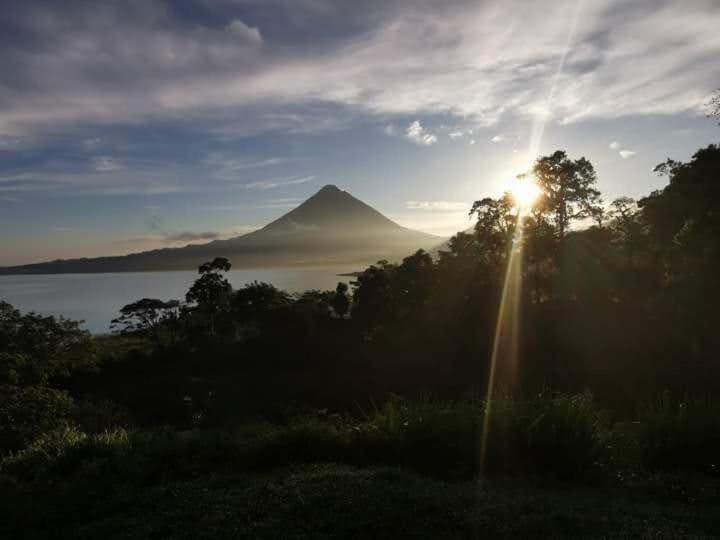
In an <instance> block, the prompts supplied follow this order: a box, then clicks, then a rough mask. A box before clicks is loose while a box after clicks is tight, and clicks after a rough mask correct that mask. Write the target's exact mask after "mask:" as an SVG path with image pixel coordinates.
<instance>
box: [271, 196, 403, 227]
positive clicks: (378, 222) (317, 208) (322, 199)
mask: <svg viewBox="0 0 720 540" xmlns="http://www.w3.org/2000/svg"><path fill="white" fill-rule="evenodd" d="M297 225H303V226H306V227H316V228H318V229H323V230H326V231H328V232H329V231H333V232H336V233H339V232H342V231H349V232H350V231H352V232H357V231H359V230H361V229H365V230H373V231H389V230H394V229H397V228H398V227H400V226H399V225H398V224H397V223H395V222H393V221H391V220H390V219H388V218H386V217H385V216H383V215H382V214H381V213H380V212H378V211H377V210H375V209H374V208H373V207H372V206H369V205H367V204H365V203H364V202H362V201H361V200H359V199H356V198H355V197H353V196H352V195H350V194H349V193H348V192H347V191H342V190H340V189H338V187H337V186H333V185H327V186H325V187H323V188H322V189H321V190H320V191H318V192H317V193H316V194H315V195H313V196H312V197H310V198H309V199H307V200H306V201H305V202H304V203H302V204H301V205H300V206H298V207H297V208H295V209H293V210H291V211H290V212H288V213H287V214H285V215H284V216H282V217H281V218H279V219H276V220H275V221H273V222H272V223H270V224H268V225H267V226H266V227H265V228H264V230H265V231H268V232H287V231H291V230H293V228H294V227H296V226H297Z"/></svg>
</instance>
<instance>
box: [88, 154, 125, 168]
mask: <svg viewBox="0 0 720 540" xmlns="http://www.w3.org/2000/svg"><path fill="white" fill-rule="evenodd" d="M126 168H127V167H126V165H125V163H123V162H122V161H121V160H118V159H115V158H112V157H110V156H99V157H96V158H94V159H93V169H95V170H96V171H97V172H113V171H122V170H123V169H126Z"/></svg>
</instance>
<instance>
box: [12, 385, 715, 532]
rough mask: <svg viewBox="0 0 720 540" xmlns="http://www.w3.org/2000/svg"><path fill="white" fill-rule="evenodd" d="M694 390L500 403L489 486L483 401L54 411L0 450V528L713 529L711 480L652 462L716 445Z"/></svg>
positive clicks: (709, 452) (706, 407)
mask: <svg viewBox="0 0 720 540" xmlns="http://www.w3.org/2000/svg"><path fill="white" fill-rule="evenodd" d="M698 403H699V402H697V403H693V405H692V407H690V406H685V407H681V408H680V411H679V412H678V410H677V407H678V406H679V405H678V404H676V403H674V402H663V404H662V406H660V405H654V408H648V409H646V411H645V412H644V415H645V416H643V417H642V419H641V422H640V424H633V425H632V429H627V425H626V426H622V429H618V428H614V429H610V426H609V425H608V422H607V419H606V415H605V414H604V413H603V412H602V411H601V410H599V409H598V407H597V406H596V404H595V403H594V402H593V400H592V397H591V396H590V395H587V394H582V395H566V394H543V395H540V396H536V397H534V398H532V399H528V400H510V399H503V400H498V401H496V402H495V403H494V406H493V408H492V413H491V418H490V425H491V430H490V433H489V453H488V457H487V462H486V463H485V469H484V472H485V473H487V474H488V476H487V480H486V483H484V484H483V486H484V489H483V490H479V488H478V484H477V481H476V478H477V475H478V473H479V468H478V453H479V444H480V437H481V426H482V423H483V415H484V412H485V408H484V407H485V405H484V404H483V403H482V402H479V401H462V402H456V403H438V402H431V401H420V402H410V401H405V400H402V399H399V398H395V399H392V400H390V401H388V402H387V403H385V404H384V405H383V406H381V407H378V408H375V409H374V410H372V411H370V412H368V413H365V414H362V415H361V416H359V417H358V416H342V415H333V414H327V413H326V412H320V413H317V414H314V415H305V416H302V417H298V418H296V419H294V420H292V421H289V422H288V423H286V424H283V425H272V424H269V423H264V422H259V423H255V424H245V425H243V426H240V427H238V428H234V429H232V430H229V429H228V430H222V431H218V430H215V431H194V432H183V433H178V432H176V431H174V430H170V429H156V430H153V431H132V430H128V429H125V428H114V429H109V430H107V431H104V432H99V433H93V432H92V430H91V432H84V431H81V430H80V429H78V428H77V427H73V426H62V427H60V428H58V429H54V430H50V431H47V432H46V433H44V434H42V435H41V436H40V437H38V438H36V439H35V441H34V442H33V443H32V444H30V445H28V446H26V447H25V448H24V449H22V450H21V451H18V452H15V453H13V454H10V455H8V456H5V458H4V459H3V460H2V461H1V462H0V537H8V538H20V537H23V535H24V536H26V537H31V538H42V537H57V536H58V535H59V536H61V537H66V536H71V537H77V538H121V537H122V538H147V537H163V538H165V537H168V538H225V537H228V538H229V537H238V536H240V537H299V538H302V537H323V536H331V535H332V536H335V535H339V536H368V535H374V536H380V537H397V536H402V535H410V536H416V537H417V536H424V537H428V536H430V537H453V538H454V537H468V536H473V535H476V536H483V535H489V536H515V537H517V536H578V535H585V534H586V533H588V532H590V533H591V535H594V536H603V535H616V534H621V535H628V536H653V535H656V534H659V533H662V534H663V535H677V536H680V535H691V534H692V535H703V534H705V535H709V534H718V533H720V528H718V526H717V525H718V523H717V520H715V519H714V518H713V516H715V515H720V497H718V495H720V480H718V479H716V478H714V477H712V476H707V475H705V476H698V475H697V473H686V472H683V473H682V474H681V475H673V474H666V473H662V474H659V473H651V472H649V471H651V470H658V469H672V468H673V467H664V466H661V465H665V464H667V463H674V461H668V459H669V458H668V457H667V456H671V457H672V459H675V458H676V457H677V456H678V455H684V456H686V458H685V459H690V458H689V456H692V455H693V454H692V453H693V452H700V453H699V454H698V455H700V456H716V455H717V453H713V449H714V448H716V447H715V446H713V445H712V444H709V443H707V441H714V440H715V439H713V437H714V436H715V435H716V434H717V433H718V430H717V427H716V424H714V423H713V422H714V421H715V420H716V417H714V416H713V415H712V414H710V413H709V412H710V411H712V410H714V409H713V408H712V407H714V405H710V404H698ZM708 403H709V402H708ZM90 424H92V425H94V423H92V422H91V423H90ZM708 429H709V430H710V431H703V430H708ZM713 430H714V431H713ZM702 433H705V436H704V438H703V436H702ZM680 437H684V438H685V439H683V440H680V439H679V438H680ZM668 441H670V442H672V443H673V445H671V444H669V443H668ZM703 441H704V442H703ZM658 448H660V449H662V452H659V451H658V450H657V449H658ZM668 449H670V450H668ZM652 452H655V453H652ZM683 452H684V454H683ZM649 455H650V456H660V458H655V459H658V461H657V463H658V465H652V464H654V463H656V462H655V461H652V460H650V459H649V458H648V456H649ZM618 456H619V457H620V458H622V459H619V458H618ZM640 460H645V461H640ZM643 464H644V467H643V466H641V465H643ZM651 465H652V466H651ZM703 470H705V471H706V472H707V470H706V469H703ZM628 471H630V473H628ZM2 527H5V530H4V531H3V529H2Z"/></svg>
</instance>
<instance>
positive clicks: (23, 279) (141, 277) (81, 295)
mask: <svg viewBox="0 0 720 540" xmlns="http://www.w3.org/2000/svg"><path fill="white" fill-rule="evenodd" d="M354 270H357V268H349V267H347V268H268V269H257V268H256V269H251V270H232V271H230V272H229V273H228V280H229V281H230V283H232V286H233V287H234V288H239V287H242V286H243V285H245V284H246V283H250V282H252V281H254V280H257V281H266V282H268V283H272V284H273V285H275V286H276V287H278V288H280V289H284V290H286V291H288V292H298V291H304V290H308V289H331V288H335V286H336V285H337V282H338V281H345V282H348V281H349V280H350V279H352V278H350V277H347V276H338V275H337V274H339V273H344V272H352V271H354ZM197 277H198V274H197V272H194V271H190V270H188V271H175V272H121V273H107V274H49V275H15V276H0V300H4V301H5V302H9V303H10V304H12V305H13V306H15V307H16V308H17V309H19V310H21V311H23V312H26V311H35V312H37V313H40V314H43V315H55V316H63V317H66V318H70V319H76V320H84V321H85V324H84V325H83V326H84V328H87V329H88V330H90V331H91V332H92V333H94V334H102V333H106V332H108V331H109V330H110V321H111V320H112V319H114V318H115V317H117V316H118V311H119V310H120V308H122V307H123V306H124V305H126V304H128V303H130V302H133V301H134V300H138V299H140V298H159V299H161V300H169V299H179V300H182V299H184V297H185V293H186V292H187V290H188V288H189V287H190V285H191V284H192V283H193V281H194V280H195V279H197Z"/></svg>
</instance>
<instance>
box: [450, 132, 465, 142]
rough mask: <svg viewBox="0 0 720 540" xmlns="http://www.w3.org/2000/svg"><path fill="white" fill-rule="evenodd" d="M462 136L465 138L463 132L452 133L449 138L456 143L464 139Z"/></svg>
mask: <svg viewBox="0 0 720 540" xmlns="http://www.w3.org/2000/svg"><path fill="white" fill-rule="evenodd" d="M462 136H463V132H462V131H451V132H450V133H449V134H448V137H450V138H451V139H452V140H453V141H454V140H455V139H459V138H460V137H462Z"/></svg>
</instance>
